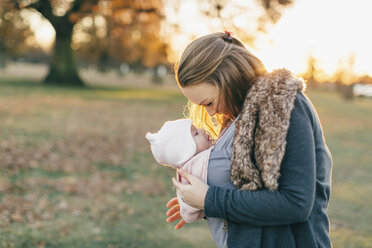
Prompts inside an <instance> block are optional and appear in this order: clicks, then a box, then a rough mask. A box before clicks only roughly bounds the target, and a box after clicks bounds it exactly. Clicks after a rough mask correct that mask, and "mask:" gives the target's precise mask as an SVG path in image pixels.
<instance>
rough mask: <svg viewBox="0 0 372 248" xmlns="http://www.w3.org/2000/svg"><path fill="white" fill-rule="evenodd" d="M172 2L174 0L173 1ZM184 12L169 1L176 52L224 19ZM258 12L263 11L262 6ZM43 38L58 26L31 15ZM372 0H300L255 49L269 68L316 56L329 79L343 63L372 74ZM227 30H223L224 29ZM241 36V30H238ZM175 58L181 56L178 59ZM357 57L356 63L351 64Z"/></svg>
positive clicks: (191, 5) (46, 41)
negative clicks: (175, 29)
mask: <svg viewBox="0 0 372 248" xmlns="http://www.w3.org/2000/svg"><path fill="white" fill-rule="evenodd" d="M168 1H169V0H168ZM180 2H181V8H180V11H179V12H178V13H177V15H175V14H174V13H172V11H170V9H169V8H167V5H165V13H166V15H167V19H168V20H171V21H172V22H178V23H179V26H180V30H181V31H182V32H181V33H180V34H177V35H173V36H171V37H170V41H171V44H172V47H173V49H174V51H175V55H176V56H178V55H179V54H180V53H181V52H182V50H183V48H184V47H185V46H186V45H187V44H188V43H189V42H190V41H191V40H190V37H198V36H201V35H205V34H208V33H210V32H212V31H216V30H219V29H220V27H219V23H218V22H215V23H214V22H213V20H212V21H209V22H208V21H207V20H206V19H203V17H201V16H200V15H198V12H197V11H194V10H195V8H197V6H198V5H197V4H196V2H195V0H188V1H180ZM232 2H236V3H238V4H241V5H242V4H243V5H250V3H252V1H243V0H232ZM254 14H256V15H260V14H261V12H259V11H257V12H255V13H254ZM30 22H31V27H32V29H33V30H34V31H35V35H36V39H37V41H38V42H39V43H40V44H42V46H44V47H46V48H47V47H50V45H51V44H52V42H53V38H54V30H53V29H52V28H51V26H50V24H49V23H48V22H45V21H43V20H42V18H41V17H40V16H38V15H36V14H34V15H32V18H30ZM234 23H235V24H236V25H239V26H241V27H244V25H250V24H252V23H250V22H249V21H247V19H245V18H244V16H239V17H236V18H234ZM370 30H372V1H370V0H353V1H350V0H295V4H294V5H293V6H292V7H290V8H287V9H286V10H285V11H284V12H283V15H282V17H281V19H280V20H279V21H278V22H277V23H276V24H275V25H272V26H271V27H270V28H268V32H267V33H258V34H257V36H256V41H255V42H254V46H253V47H254V48H250V47H249V49H250V50H251V51H252V52H253V53H254V54H255V55H256V56H257V57H259V58H260V59H261V60H262V61H263V63H264V64H265V66H266V67H267V69H268V70H273V69H276V68H281V67H286V68H288V69H290V70H291V71H293V72H294V73H296V74H300V73H303V72H304V71H305V70H306V68H307V60H308V58H309V56H311V57H313V58H314V59H315V60H316V67H319V68H320V69H321V70H322V71H323V72H324V73H323V74H322V77H323V80H327V79H330V78H332V75H333V74H334V73H335V72H336V71H337V70H338V69H339V68H342V69H344V70H346V71H347V73H348V74H350V75H351V77H352V76H363V75H369V76H372V63H371V61H370V60H371V58H372V45H371V44H372V32H371V31H370ZM220 31H223V30H220ZM235 35H236V36H237V38H239V34H235ZM173 59H175V58H173ZM350 61H353V63H350Z"/></svg>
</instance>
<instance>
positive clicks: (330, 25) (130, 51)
mask: <svg viewBox="0 0 372 248" xmlns="http://www.w3.org/2000/svg"><path fill="white" fill-rule="evenodd" d="M371 8H372V3H370V2H369V1H363V0H355V1H346V0H338V1H337V0H327V1H321V0H313V1H306V0H250V1H247V0H231V1H228V0H199V1H197V0H186V1H181V0H125V1H123V0H2V1H0V247H112V248H113V247H164V246H172V247H215V245H214V243H213V241H212V238H211V236H210V234H209V229H208V227H207V224H206V222H205V221H199V222H198V223H194V224H189V225H186V226H185V227H184V228H182V229H181V230H178V231H175V230H174V229H173V226H174V225H173V224H168V223H166V221H165V219H166V218H165V212H166V210H167V209H166V207H165V203H166V202H167V201H168V200H169V199H170V198H171V197H173V196H175V190H174V188H173V186H172V184H171V177H172V176H174V173H175V171H174V170H172V169H171V168H168V167H163V166H160V165H158V164H156V162H155V160H154V159H153V157H152V155H151V152H150V147H149V144H148V143H147V142H146V140H145V139H144V136H145V133H146V132H148V131H150V132H155V131H157V130H158V129H159V128H160V126H161V125H162V124H163V122H164V121H166V120H171V119H176V118H181V117H183V111H184V106H185V105H186V103H187V102H186V99H185V98H184V96H183V95H182V93H181V92H180V90H179V89H178V87H177V84H176V82H175V80H174V73H173V69H172V68H173V65H174V63H175V61H176V60H177V58H178V56H179V55H180V54H181V52H182V50H183V49H184V48H185V46H186V45H187V44H188V43H189V42H190V41H191V40H193V39H195V38H197V37H199V36H202V35H205V34H208V33H210V32H216V31H224V30H228V31H232V32H233V36H235V37H237V38H239V39H240V40H242V41H243V42H244V43H245V45H246V46H247V48H248V49H249V50H250V51H252V53H253V54H255V55H256V56H257V57H258V58H260V59H261V60H262V61H263V63H264V64H265V66H266V68H267V69H268V70H269V71H271V70H273V69H277V68H282V67H286V68H288V69H290V70H291V71H292V72H294V73H295V74H296V75H298V76H299V77H303V78H304V79H305V80H306V81H307V85H308V89H307V91H306V92H307V94H308V96H309V97H310V99H311V100H312V102H313V104H314V105H315V107H316V109H317V111H318V115H319V117H320V120H321V122H322V125H323V128H324V132H325V138H326V141H327V144H328V146H329V148H330V150H331V152H332V155H333V162H334V167H333V178H332V183H333V190H332V196H331V201H330V206H329V210H328V213H329V216H330V220H331V237H332V242H333V245H334V247H372V235H371V233H372V225H371V223H372V212H371V211H370V209H371V208H372V200H371V199H370V197H368V195H371V193H370V192H371V191H372V183H371V182H372V174H371V173H372V155H371V147H372V66H371V65H372V64H371V62H370V59H371V58H372V46H371V44H372V35H371V33H370V31H368V30H371V26H372V16H371V15H370V10H371Z"/></svg>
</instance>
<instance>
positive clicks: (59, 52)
mask: <svg viewBox="0 0 372 248" xmlns="http://www.w3.org/2000/svg"><path fill="white" fill-rule="evenodd" d="M53 27H54V30H55V32H56V39H55V42H54V48H53V54H52V58H51V61H50V64H49V72H48V75H47V76H46V78H45V79H44V82H45V83H47V84H58V85H72V86H83V85H84V83H83V81H82V80H81V79H80V77H79V75H78V72H77V64H76V60H75V56H74V51H73V50H72V48H71V41H72V32H73V25H72V24H71V23H69V22H68V21H67V22H66V21H65V22H63V23H58V25H53Z"/></svg>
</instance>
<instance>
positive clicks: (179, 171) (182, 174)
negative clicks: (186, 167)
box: [177, 170, 191, 184]
mask: <svg viewBox="0 0 372 248" xmlns="http://www.w3.org/2000/svg"><path fill="white" fill-rule="evenodd" d="M177 172H178V174H179V175H180V176H181V177H183V178H184V179H186V181H187V182H189V184H191V182H190V177H189V175H190V174H189V173H187V172H186V171H183V170H177Z"/></svg>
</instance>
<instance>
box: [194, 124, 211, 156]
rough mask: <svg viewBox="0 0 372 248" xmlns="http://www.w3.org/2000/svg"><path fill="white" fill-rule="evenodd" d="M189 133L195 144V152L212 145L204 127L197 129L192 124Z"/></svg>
mask: <svg viewBox="0 0 372 248" xmlns="http://www.w3.org/2000/svg"><path fill="white" fill-rule="evenodd" d="M191 134H192V137H193V138H194V141H195V144H196V154H198V153H199V152H201V151H204V150H206V149H208V148H209V147H211V146H212V141H211V139H210V137H209V136H208V134H207V133H206V132H205V131H204V129H198V128H196V127H195V126H194V125H192V126H191Z"/></svg>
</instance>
